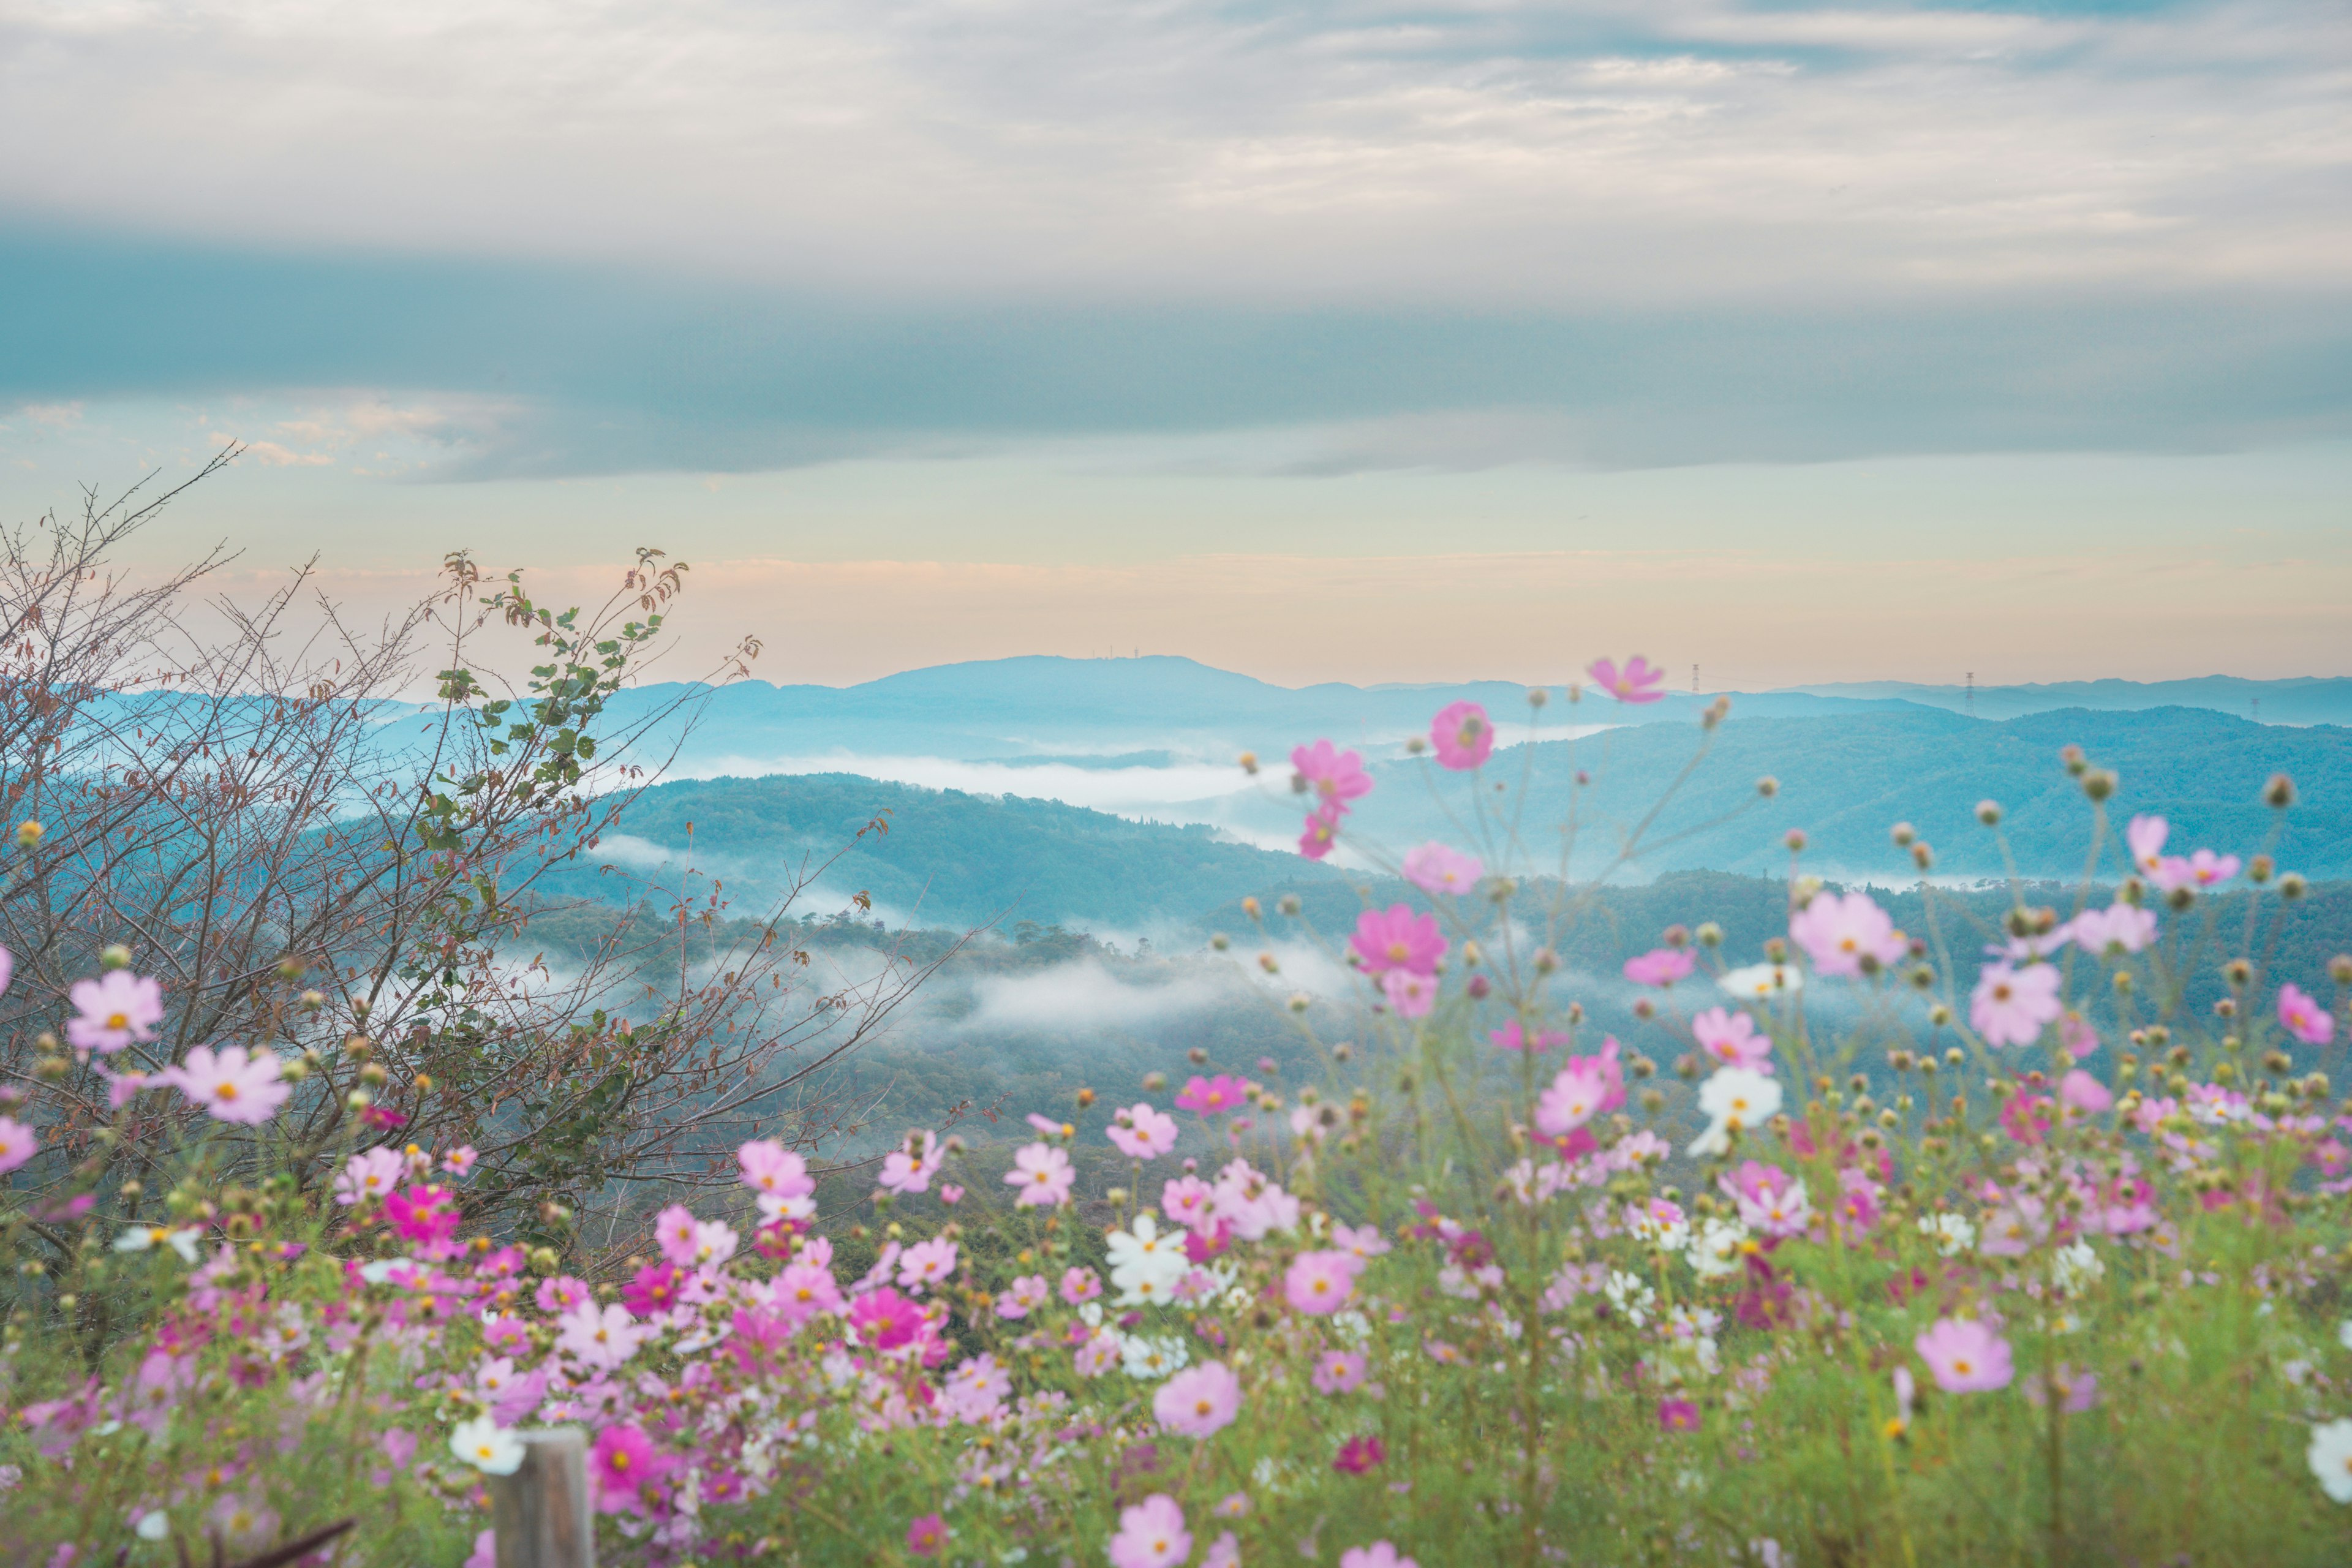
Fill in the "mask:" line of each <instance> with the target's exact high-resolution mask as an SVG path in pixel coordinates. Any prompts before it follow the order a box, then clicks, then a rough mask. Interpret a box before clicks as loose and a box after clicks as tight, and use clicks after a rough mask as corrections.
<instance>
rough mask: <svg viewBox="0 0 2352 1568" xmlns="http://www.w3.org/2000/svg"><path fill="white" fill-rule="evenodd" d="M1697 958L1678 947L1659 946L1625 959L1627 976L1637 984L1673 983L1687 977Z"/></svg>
mask: <svg viewBox="0 0 2352 1568" xmlns="http://www.w3.org/2000/svg"><path fill="white" fill-rule="evenodd" d="M1696 962H1697V960H1696V959H1694V958H1693V957H1692V956H1691V955H1690V954H1689V953H1687V952H1684V951H1683V950H1682V949H1680V948H1677V947H1657V948H1652V949H1651V950H1650V951H1649V952H1645V953H1643V954H1642V955H1641V956H1640V957H1638V958H1629V959H1627V960H1626V961H1625V978H1626V979H1628V980H1630V981H1632V982H1633V984H1636V985H1672V984H1674V983H1675V981H1677V980H1683V979H1687V978H1688V977H1689V975H1690V972H1691V966H1692V965H1693V964H1694V963H1696Z"/></svg>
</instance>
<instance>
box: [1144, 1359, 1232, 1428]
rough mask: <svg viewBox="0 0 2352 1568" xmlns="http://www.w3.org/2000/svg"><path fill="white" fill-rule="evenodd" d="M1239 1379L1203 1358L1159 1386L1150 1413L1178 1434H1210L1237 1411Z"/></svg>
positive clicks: (1161, 1423) (1217, 1362) (1221, 1363)
mask: <svg viewBox="0 0 2352 1568" xmlns="http://www.w3.org/2000/svg"><path fill="white" fill-rule="evenodd" d="M1241 1408H1242V1380H1241V1379H1240V1378H1238V1377H1235V1376H1234V1374H1233V1373H1232V1371H1231V1370H1230V1369H1228V1368H1227V1367H1226V1365H1225V1363H1223V1362H1221V1361H1205V1362H1202V1363H1201V1364H1200V1365H1198V1366H1195V1367H1188V1368H1187V1369H1185V1370H1184V1371H1182V1372H1180V1373H1176V1374H1175V1375H1174V1376H1173V1377H1171V1378H1170V1379H1169V1380H1168V1381H1167V1382H1165V1383H1163V1384H1160V1391H1159V1392H1158V1393H1156V1394H1153V1395H1152V1396H1151V1414H1152V1416H1153V1417H1154V1418H1155V1419H1156V1420H1158V1421H1159V1423H1160V1428H1161V1430H1163V1431H1168V1432H1173V1433H1175V1434H1176V1435H1177V1436H1180V1437H1212V1436H1215V1435H1216V1434H1217V1433H1219V1432H1222V1431H1223V1430H1224V1429H1225V1428H1226V1427H1228V1426H1232V1425H1233V1424H1234V1416H1236V1415H1240V1414H1241Z"/></svg>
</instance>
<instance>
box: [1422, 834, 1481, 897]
mask: <svg viewBox="0 0 2352 1568" xmlns="http://www.w3.org/2000/svg"><path fill="white" fill-rule="evenodd" d="M1485 875H1486V862H1485V861H1483V860H1481V859H1479V858H1478V857H1476V856H1475V855H1464V854H1460V853H1458V852H1456V851H1454V850H1453V849H1449V848H1447V847H1445V846H1444V845H1443V844H1439V843H1436V842H1434V841H1433V842H1431V843H1428V844H1424V845H1423V846H1422V847H1420V848H1418V849H1408V850H1406V851H1405V855H1404V879H1405V880H1406V881H1408V882H1411V883H1412V885H1413V886H1414V887H1416V888H1419V889H1421V890H1422V891H1423V892H1424V893H1454V894H1461V893H1466V892H1468V891H1469V890H1470V889H1473V888H1475V887H1476V886H1477V885H1478V879H1479V878H1481V877H1483V876H1485Z"/></svg>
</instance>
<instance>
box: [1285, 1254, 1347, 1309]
mask: <svg viewBox="0 0 2352 1568" xmlns="http://www.w3.org/2000/svg"><path fill="white" fill-rule="evenodd" d="M1362 1267H1363V1260H1362V1259H1360V1258H1358V1257H1357V1256H1356V1255H1355V1254H1354V1253H1352V1252H1333V1251H1325V1252H1302V1253H1300V1254H1299V1255H1298V1256H1297V1258H1293V1259H1292V1260H1291V1264H1290V1268H1289V1269H1288V1270H1287V1271H1286V1273H1285V1274H1284V1275H1283V1277H1282V1293H1283V1296H1284V1298H1285V1299H1286V1300H1288V1301H1289V1303H1290V1304H1291V1305H1292V1306H1293V1307H1295V1308H1297V1310H1299V1311H1302V1312H1306V1313H1307V1314H1309V1315H1311V1316H1314V1317H1318V1318H1319V1317H1323V1316H1326V1315H1328V1314H1329V1313H1332V1312H1336V1311H1338V1310H1339V1309H1340V1308H1341V1307H1344V1306H1346V1305H1347V1303H1348V1298H1349V1297H1350V1296H1352V1295H1354V1294H1355V1291H1356V1271H1357V1270H1358V1269H1360V1268H1362Z"/></svg>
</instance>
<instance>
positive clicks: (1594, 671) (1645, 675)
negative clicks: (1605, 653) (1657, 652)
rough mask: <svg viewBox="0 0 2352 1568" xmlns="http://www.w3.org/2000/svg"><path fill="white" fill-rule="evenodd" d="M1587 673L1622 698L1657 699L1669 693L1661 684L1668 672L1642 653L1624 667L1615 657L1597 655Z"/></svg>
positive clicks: (1597, 684)
mask: <svg viewBox="0 0 2352 1568" xmlns="http://www.w3.org/2000/svg"><path fill="white" fill-rule="evenodd" d="M1584 673H1585V674H1587V675H1589V676H1591V677H1592V683H1593V684H1594V685H1595V686H1598V687H1599V688H1601V690H1603V691H1606V692H1607V693H1609V695H1610V696H1612V697H1614V698H1615V699H1617V700H1618V701H1620V702H1655V701H1656V700H1658V699H1659V698H1661V697H1664V695H1665V693H1664V692H1663V691H1660V690H1658V689H1657V688H1658V687H1659V685H1660V684H1661V683H1663V682H1664V680H1665V679H1666V672H1665V671H1664V669H1662V668H1658V667H1656V666H1655V665H1653V664H1652V663H1651V662H1650V661H1649V660H1648V659H1646V658H1643V657H1642V656H1641V655H1640V654H1638V653H1637V654H1635V655H1634V656H1633V658H1629V659H1627V660H1626V661H1625V668H1623V669H1622V670H1621V669H1619V668H1617V664H1616V661H1615V660H1614V659H1607V658H1596V659H1594V660H1593V661H1592V662H1591V665H1589V666H1587V667H1586V668H1585V671H1584Z"/></svg>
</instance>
